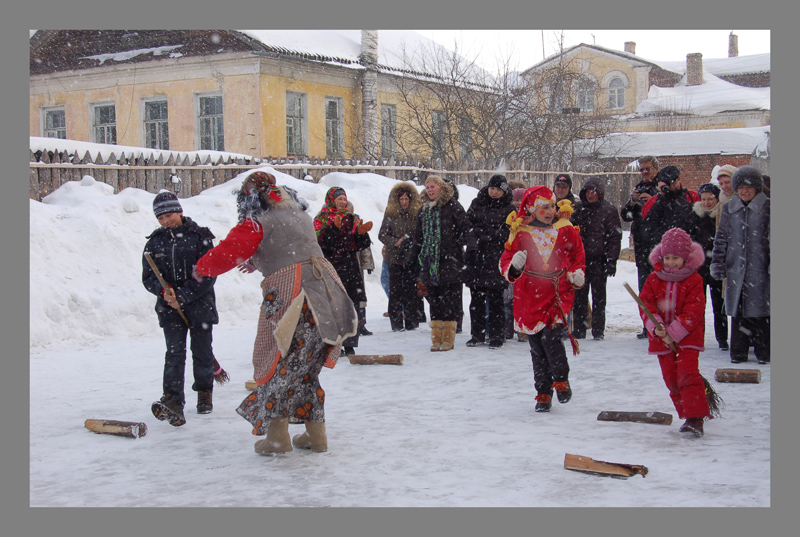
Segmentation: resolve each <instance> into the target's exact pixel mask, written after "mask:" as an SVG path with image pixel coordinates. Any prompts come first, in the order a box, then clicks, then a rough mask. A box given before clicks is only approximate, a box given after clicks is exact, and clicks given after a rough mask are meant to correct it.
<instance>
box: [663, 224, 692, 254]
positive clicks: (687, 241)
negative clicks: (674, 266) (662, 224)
mask: <svg viewBox="0 0 800 537" xmlns="http://www.w3.org/2000/svg"><path fill="white" fill-rule="evenodd" d="M691 253H692V238H691V237H690V236H689V234H688V233H686V232H685V231H684V230H682V229H681V228H679V227H674V228H672V229H668V230H667V231H666V232H665V233H664V236H663V237H661V256H662V257H663V256H665V255H667V254H673V255H677V256H678V257H682V258H683V259H689V254H691Z"/></svg>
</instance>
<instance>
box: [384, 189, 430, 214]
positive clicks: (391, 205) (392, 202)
mask: <svg viewBox="0 0 800 537" xmlns="http://www.w3.org/2000/svg"><path fill="white" fill-rule="evenodd" d="M403 193H405V194H408V197H409V199H410V201H411V202H410V203H409V204H408V212H409V214H410V215H411V218H412V219H413V218H415V217H416V216H417V212H418V211H419V208H420V205H421V200H420V194H419V192H418V191H417V185H415V184H414V183H410V182H408V181H399V182H398V183H397V184H395V185H394V186H393V187H392V190H391V191H390V192H389V201H388V202H387V203H386V211H385V212H384V216H388V217H389V218H395V217H396V216H397V215H398V214H400V194H403Z"/></svg>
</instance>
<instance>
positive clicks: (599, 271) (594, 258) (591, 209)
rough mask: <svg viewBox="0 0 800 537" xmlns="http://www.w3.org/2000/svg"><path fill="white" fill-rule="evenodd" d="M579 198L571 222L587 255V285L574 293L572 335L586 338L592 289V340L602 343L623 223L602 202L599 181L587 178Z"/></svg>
mask: <svg viewBox="0 0 800 537" xmlns="http://www.w3.org/2000/svg"><path fill="white" fill-rule="evenodd" d="M579 197H580V200H581V204H580V206H579V207H578V208H577V209H576V210H575V213H574V215H573V217H572V219H571V222H572V225H574V226H576V227H578V228H580V235H581V239H582V240H583V248H584V250H585V252H586V284H585V285H584V286H583V287H581V288H580V289H577V290H576V291H575V303H574V304H573V306H572V315H573V331H572V335H573V337H575V338H576V339H582V338H585V337H586V329H587V328H588V318H589V290H590V288H591V292H592V326H591V328H592V337H593V338H594V339H603V337H604V332H605V328H606V279H607V278H608V277H609V276H614V275H615V274H616V272H617V259H618V258H619V250H620V246H621V244H622V222H620V219H619V213H618V212H617V209H616V207H614V206H613V205H611V203H609V202H608V201H606V200H605V199H604V198H605V185H604V183H603V180H602V179H601V178H600V177H596V176H593V177H590V178H589V179H588V180H587V181H586V183H585V184H584V186H583V188H582V189H581V191H580V194H579Z"/></svg>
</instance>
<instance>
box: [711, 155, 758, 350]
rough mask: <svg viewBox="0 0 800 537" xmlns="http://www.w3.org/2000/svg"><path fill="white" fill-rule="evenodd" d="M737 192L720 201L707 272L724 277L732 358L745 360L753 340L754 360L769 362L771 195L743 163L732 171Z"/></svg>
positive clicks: (751, 169) (752, 171)
mask: <svg viewBox="0 0 800 537" xmlns="http://www.w3.org/2000/svg"><path fill="white" fill-rule="evenodd" d="M732 182H733V187H734V189H735V191H736V195H735V196H733V197H732V198H731V199H730V201H729V202H728V203H726V204H725V205H724V206H723V207H722V217H721V218H720V223H719V228H718V229H717V235H716V237H715V239H714V250H713V253H712V257H711V275H712V276H713V277H714V278H716V279H718V280H723V279H727V284H726V287H725V308H726V310H727V313H728V315H730V316H731V317H732V319H731V345H730V356H731V362H732V363H735V364H736V363H740V362H745V361H747V355H748V353H749V350H750V346H751V344H752V345H753V346H754V347H755V355H756V359H757V360H758V363H760V364H767V363H769V362H770V267H769V265H770V244H769V240H770V232H769V226H770V199H769V198H768V197H767V196H766V195H765V194H764V192H763V190H764V182H763V179H762V176H761V173H759V171H758V169H756V168H755V167H753V166H741V167H740V168H739V169H737V170H736V171H735V172H734V174H733V177H732Z"/></svg>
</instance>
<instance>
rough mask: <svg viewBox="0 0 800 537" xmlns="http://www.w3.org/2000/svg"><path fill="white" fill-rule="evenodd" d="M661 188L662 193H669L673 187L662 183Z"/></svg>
mask: <svg viewBox="0 0 800 537" xmlns="http://www.w3.org/2000/svg"><path fill="white" fill-rule="evenodd" d="M659 190H660V191H661V193H662V194H669V193H670V192H672V189H671V188H670V187H669V185H661V187H660V188H659Z"/></svg>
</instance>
